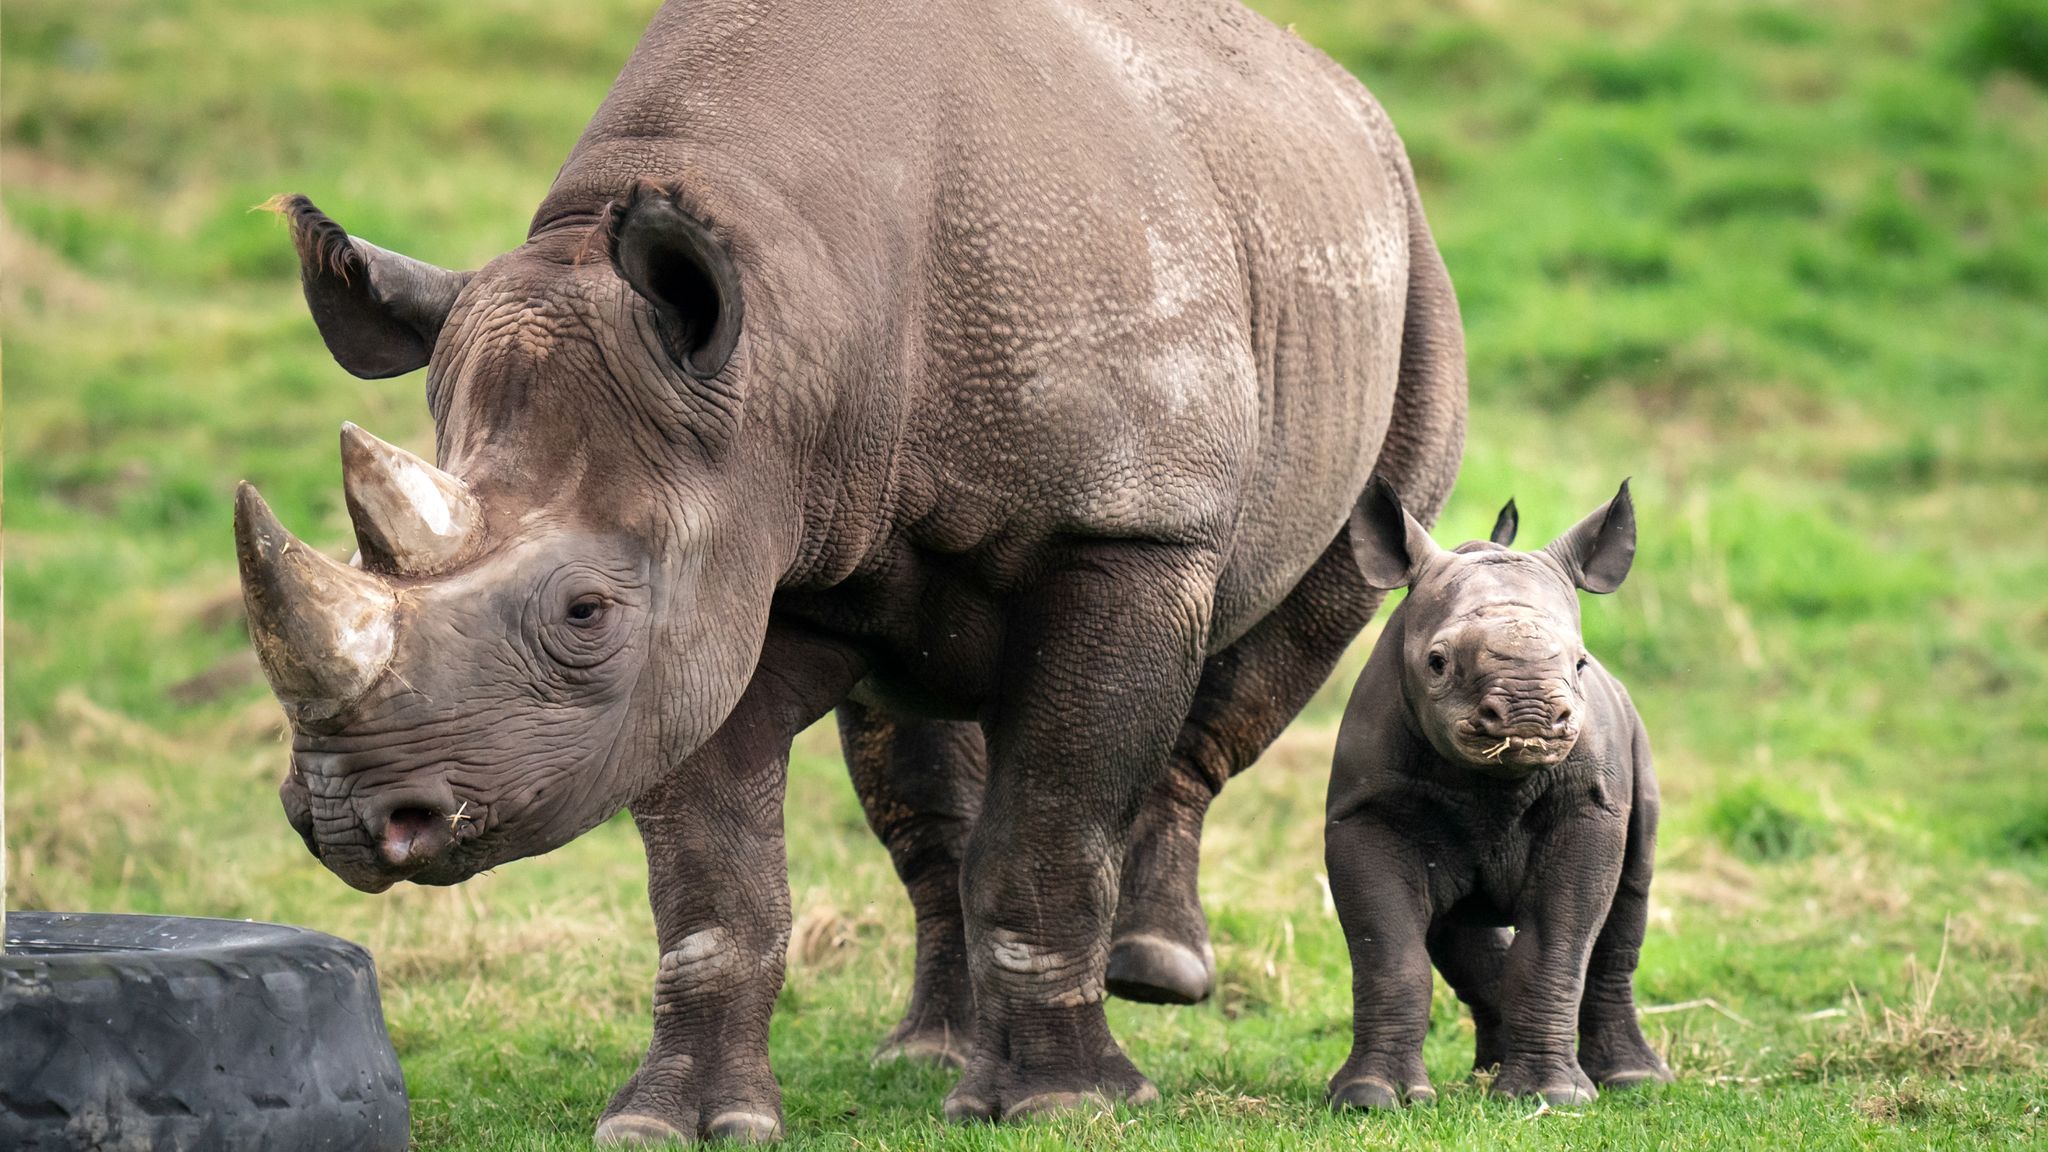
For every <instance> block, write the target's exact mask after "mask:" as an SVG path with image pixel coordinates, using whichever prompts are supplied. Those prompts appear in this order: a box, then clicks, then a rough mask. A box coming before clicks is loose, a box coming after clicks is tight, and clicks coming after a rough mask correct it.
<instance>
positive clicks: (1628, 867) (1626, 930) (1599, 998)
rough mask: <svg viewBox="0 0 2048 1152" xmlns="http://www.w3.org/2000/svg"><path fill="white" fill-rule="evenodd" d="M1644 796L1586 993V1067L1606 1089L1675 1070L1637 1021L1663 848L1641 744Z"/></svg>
mask: <svg viewBox="0 0 2048 1152" xmlns="http://www.w3.org/2000/svg"><path fill="white" fill-rule="evenodd" d="M1641 743H1642V742H1641V741H1640V738H1639V740H1638V744H1639V748H1638V758H1637V765H1638V766H1637V770H1636V795H1635V802H1634V806H1633V807H1632V808H1631V809H1630V811H1629V827H1628V848H1627V854H1626V856H1624V858H1623V860H1622V866H1621V886H1620V887H1619V888H1618V889H1617V890H1616V891H1615V894H1614V906H1613V907H1612V908H1610V909H1609V910H1608V913H1607V923H1606V924H1605V925H1604V926H1603V927H1602V928H1601V930H1600V938H1599V939H1598V940H1596V941H1595V942H1594V944H1593V957H1592V960H1591V961H1590V962H1589V963H1588V964H1587V966H1586V992H1585V996H1584V998H1582V999H1581V1000H1580V1001H1579V1067H1580V1068H1582V1069H1584V1070H1585V1073H1586V1075H1587V1076H1590V1077H1592V1079H1593V1082H1594V1083H1595V1084H1598V1085H1600V1086H1601V1087H1603V1088H1629V1087H1633V1086H1635V1085H1638V1084H1648V1083H1653V1082H1668V1081H1669V1080H1670V1079H1671V1069H1670V1068H1669V1067H1667V1066H1666V1065H1665V1063H1664V1060H1663V1058H1662V1057H1660V1056H1658V1055H1657V1051H1656V1049H1654V1048H1651V1047H1650V1042H1649V1041H1648V1040H1647V1039H1645V1038H1644V1036H1643V1029H1642V1026H1641V1025H1640V1024H1638V1023H1637V1021H1636V1000H1635V988H1634V983H1635V974H1636V960H1637V958H1638V957H1639V956H1640V954H1641V951H1642V946H1643V930H1644V926H1645V924H1646V923H1647V922H1648V920H1649V908H1650V870H1651V862H1652V859H1653V858H1654V857H1655V855H1656V846H1657V784H1656V781H1655V780H1654V779H1652V778H1651V777H1650V773H1649V768H1648V763H1649V761H1648V758H1647V751H1648V750H1647V748H1642V747H1640V744H1641Z"/></svg>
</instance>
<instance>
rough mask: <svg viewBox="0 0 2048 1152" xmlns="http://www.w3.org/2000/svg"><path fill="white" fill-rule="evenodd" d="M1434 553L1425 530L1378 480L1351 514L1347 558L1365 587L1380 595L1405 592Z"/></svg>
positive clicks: (1373, 481) (1368, 488)
mask: <svg viewBox="0 0 2048 1152" xmlns="http://www.w3.org/2000/svg"><path fill="white" fill-rule="evenodd" d="M1436 552H1437V546H1436V541H1434V540H1432V539H1430V538H1429V530H1428V529H1426V528H1424V527H1423V526H1422V525H1421V524H1419V523H1417V522H1416V519H1415V517H1413V516H1410V515H1409V514H1408V511H1407V509H1405V508H1403V507H1401V494H1400V493H1399V492H1396V491H1394V486H1393V485H1392V484H1389V483H1387V481H1386V480H1385V479H1384V478H1382V477H1379V476H1375V477H1373V478H1372V483H1370V484H1368V485H1366V488H1365V495H1363V496H1361V497H1359V498H1358V506H1357V507H1355V508H1353V509H1352V510H1351V555H1352V556H1353V558H1355V559H1356V560H1357V561H1358V570H1359V571H1360V572H1361V573H1364V575H1365V582H1366V584H1367V585H1368V586H1370V587H1373V588H1377V589H1379V590H1380V591H1382V592H1391V591H1393V590H1394V589H1396V588H1405V587H1407V586H1408V585H1410V584H1413V583H1414V582H1415V578H1416V576H1418V575H1419V574H1421V572H1422V565H1423V563H1424V562H1425V561H1427V560H1428V559H1429V558H1430V557H1431V556H1432V555H1434V554H1435V553H1436Z"/></svg>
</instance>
